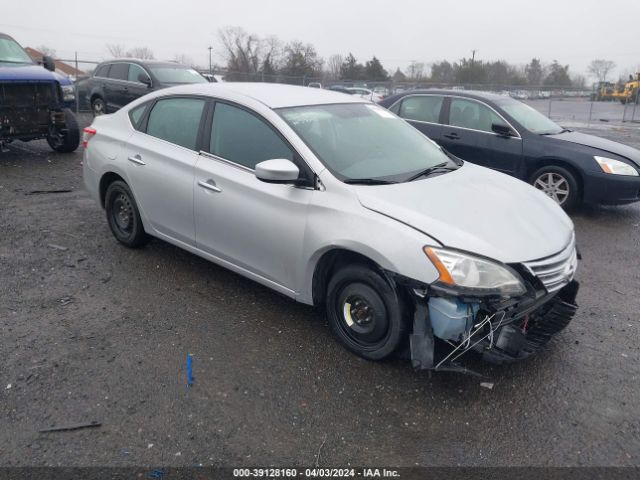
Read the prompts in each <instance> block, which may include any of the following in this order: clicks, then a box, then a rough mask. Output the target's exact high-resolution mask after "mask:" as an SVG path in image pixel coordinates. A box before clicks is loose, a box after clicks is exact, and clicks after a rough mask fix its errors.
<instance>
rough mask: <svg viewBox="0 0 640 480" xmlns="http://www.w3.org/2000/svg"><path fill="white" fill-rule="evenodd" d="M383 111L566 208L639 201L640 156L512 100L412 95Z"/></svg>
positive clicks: (470, 95) (461, 94)
mask: <svg viewBox="0 0 640 480" xmlns="http://www.w3.org/2000/svg"><path fill="white" fill-rule="evenodd" d="M380 105H382V106H384V107H386V108H388V109H389V110H391V111H392V112H394V113H396V114H397V115H399V116H400V117H402V118H404V119H405V120H407V121H408V122H409V123H411V124H412V125H413V126H414V127H415V128H417V129H418V130H420V131H421V132H422V133H424V134H425V135H427V136H428V137H429V138H431V139H432V140H434V141H435V142H437V143H439V144H440V145H441V146H442V147H444V148H445V149H446V150H448V151H449V152H451V153H452V154H453V155H456V156H458V157H460V158H462V159H464V160H468V161H470V162H472V163H477V164H478V165H483V166H485V167H489V168H493V169H495V170H499V171H501V172H504V173H507V174H509V175H513V176H515V177H517V178H520V179H521V180H524V181H526V182H529V183H531V184H532V185H534V186H535V187H536V188H538V189H540V190H542V191H544V192H545V193H546V194H547V195H549V196H550V197H551V198H553V199H554V200H555V201H556V202H558V203H559V204H560V205H562V206H563V207H564V208H570V207H571V206H573V205H575V204H577V203H580V202H585V203H600V204H610V205H613V204H625V203H632V202H637V201H640V174H639V171H640V150H636V149H635V148H632V147H629V146H626V145H623V144H621V143H616V142H612V141H610V140H605V139H602V138H599V137H595V136H593V135H586V134H584V133H579V132H574V131H571V130H569V129H566V128H562V127H560V126H559V125H557V124H555V123H554V122H553V121H551V120H550V119H548V118H547V117H545V116H544V115H542V114H541V113H539V112H538V111H537V110H535V109H534V108H532V107H530V106H528V105H526V104H524V103H522V102H519V101H517V100H514V99H512V98H509V97H505V96H501V95H496V94H491V93H483V92H468V91H457V90H456V91H446V90H413V91H408V92H403V93H400V94H398V95H393V96H391V97H388V98H385V99H384V100H382V101H381V102H380Z"/></svg>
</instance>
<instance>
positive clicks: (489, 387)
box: [480, 382, 493, 390]
mask: <svg viewBox="0 0 640 480" xmlns="http://www.w3.org/2000/svg"><path fill="white" fill-rule="evenodd" d="M480 386H481V387H482V388H488V389H489V390H493V383H492V382H480Z"/></svg>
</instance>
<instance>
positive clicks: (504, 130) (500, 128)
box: [491, 123, 515, 137]
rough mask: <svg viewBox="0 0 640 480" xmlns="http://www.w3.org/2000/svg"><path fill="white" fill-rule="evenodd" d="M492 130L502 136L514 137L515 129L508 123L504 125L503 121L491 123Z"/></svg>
mask: <svg viewBox="0 0 640 480" xmlns="http://www.w3.org/2000/svg"><path fill="white" fill-rule="evenodd" d="M491 130H492V131H493V133H497V134H498V135H500V136H502V137H514V136H515V135H514V134H513V130H511V127H509V126H508V125H504V124H502V123H493V124H491Z"/></svg>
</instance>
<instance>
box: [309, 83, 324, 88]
mask: <svg viewBox="0 0 640 480" xmlns="http://www.w3.org/2000/svg"><path fill="white" fill-rule="evenodd" d="M307 87H311V88H322V84H321V83H320V82H309V84H308V85H307Z"/></svg>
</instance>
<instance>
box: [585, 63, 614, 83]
mask: <svg viewBox="0 0 640 480" xmlns="http://www.w3.org/2000/svg"><path fill="white" fill-rule="evenodd" d="M614 68H616V64H615V62H612V61H611V60H603V59H601V58H596V59H595V60H592V61H591V63H590V64H589V67H588V68H587V71H588V72H589V74H590V75H591V76H592V77H594V78H595V79H596V80H598V81H599V82H606V81H607V76H608V75H609V73H610V72H611V70H613V69H614Z"/></svg>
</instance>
